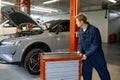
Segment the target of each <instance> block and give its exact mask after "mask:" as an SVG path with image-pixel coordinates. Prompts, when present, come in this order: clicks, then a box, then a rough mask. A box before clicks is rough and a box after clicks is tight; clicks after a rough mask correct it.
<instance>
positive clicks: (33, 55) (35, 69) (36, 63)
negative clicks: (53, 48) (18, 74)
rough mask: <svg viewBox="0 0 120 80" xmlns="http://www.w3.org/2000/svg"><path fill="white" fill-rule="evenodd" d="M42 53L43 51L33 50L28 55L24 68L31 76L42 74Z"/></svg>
mask: <svg viewBox="0 0 120 80" xmlns="http://www.w3.org/2000/svg"><path fill="white" fill-rule="evenodd" d="M41 52H43V50H41V49H33V50H31V51H30V52H29V53H28V54H27V56H26V58H25V62H24V67H25V69H26V70H27V71H28V72H29V73H30V74H39V73H40V53H41Z"/></svg>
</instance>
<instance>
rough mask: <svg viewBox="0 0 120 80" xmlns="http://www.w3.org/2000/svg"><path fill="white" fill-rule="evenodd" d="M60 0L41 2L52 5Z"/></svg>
mask: <svg viewBox="0 0 120 80" xmlns="http://www.w3.org/2000/svg"><path fill="white" fill-rule="evenodd" d="M58 1H60V0H49V1H45V2H43V4H50V3H54V2H58Z"/></svg>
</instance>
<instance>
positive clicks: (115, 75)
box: [0, 44, 120, 80]
mask: <svg viewBox="0 0 120 80" xmlns="http://www.w3.org/2000/svg"><path fill="white" fill-rule="evenodd" d="M103 50H104V52H105V57H106V60H107V63H108V69H109V71H110V75H111V80H120V62H119V61H120V44H103ZM0 80H40V77H39V75H31V74H29V73H28V72H26V71H25V70H24V68H23V67H18V66H17V65H11V64H0ZM93 80H100V79H99V76H98V74H97V72H96V71H95V70H93Z"/></svg>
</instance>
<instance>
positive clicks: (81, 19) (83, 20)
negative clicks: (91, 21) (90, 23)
mask: <svg viewBox="0 0 120 80" xmlns="http://www.w3.org/2000/svg"><path fill="white" fill-rule="evenodd" d="M75 19H76V24H77V26H78V27H81V26H83V25H84V24H86V23H87V17H86V15H85V14H83V13H79V14H78V15H76V16H75Z"/></svg>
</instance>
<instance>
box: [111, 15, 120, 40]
mask: <svg viewBox="0 0 120 80" xmlns="http://www.w3.org/2000/svg"><path fill="white" fill-rule="evenodd" d="M110 34H116V41H120V14H117V13H110V16H109V35H110Z"/></svg>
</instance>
